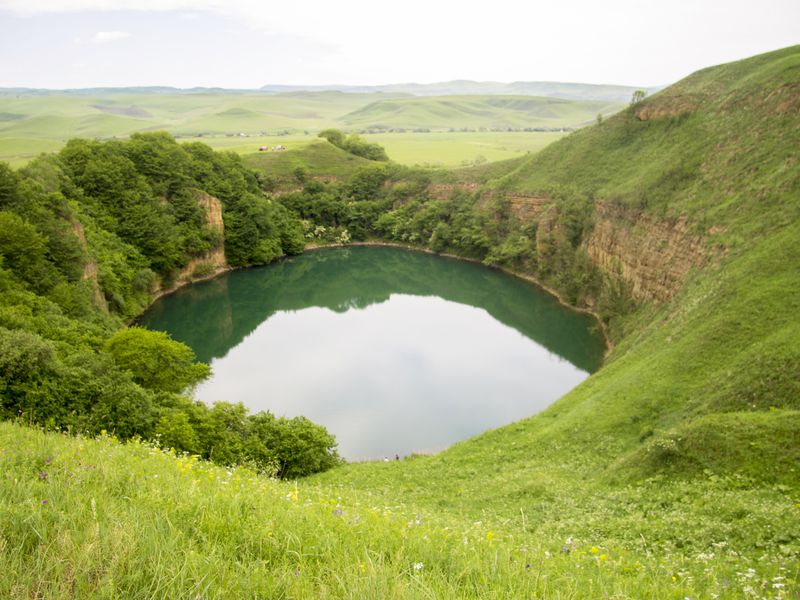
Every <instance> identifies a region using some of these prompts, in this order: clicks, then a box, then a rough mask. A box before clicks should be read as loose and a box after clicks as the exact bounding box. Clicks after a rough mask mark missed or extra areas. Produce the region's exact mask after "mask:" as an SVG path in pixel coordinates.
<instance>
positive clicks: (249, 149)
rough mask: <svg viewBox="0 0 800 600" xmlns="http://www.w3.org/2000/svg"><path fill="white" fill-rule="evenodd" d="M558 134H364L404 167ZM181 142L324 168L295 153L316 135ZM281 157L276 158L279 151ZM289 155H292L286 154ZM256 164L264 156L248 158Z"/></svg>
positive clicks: (506, 150) (514, 153) (513, 153)
mask: <svg viewBox="0 0 800 600" xmlns="http://www.w3.org/2000/svg"><path fill="white" fill-rule="evenodd" d="M564 135H565V134H564V133H560V132H526V131H514V132H504V131H501V132H489V131H471V132H453V133H450V132H431V133H375V134H365V135H364V136H363V137H364V138H365V139H366V140H367V141H369V142H372V143H376V144H379V145H381V146H383V147H384V148H385V149H386V153H387V154H388V155H389V158H390V159H391V160H393V161H394V162H397V163H400V164H403V165H419V166H435V167H460V166H464V165H466V164H473V163H475V162H476V161H477V162H478V163H481V162H483V159H485V160H487V161H489V162H494V161H498V160H505V159H508V158H516V157H519V156H522V155H524V154H526V153H528V152H538V151H539V150H541V149H542V148H544V147H545V146H547V145H548V144H550V143H551V142H554V141H555V140H558V139H560V138H562V137H563V136H564ZM179 141H181V142H187V141H196V142H203V143H205V144H208V145H209V146H211V147H212V148H214V149H215V150H230V151H232V152H236V153H237V154H242V155H250V154H254V153H258V154H259V155H262V157H263V164H267V163H268V162H269V161H271V160H274V161H275V162H276V163H279V164H283V163H285V162H287V161H290V162H291V161H293V162H297V164H300V162H302V161H308V162H309V164H310V170H312V171H314V170H321V172H324V168H325V166H324V165H319V164H318V163H317V162H315V160H314V158H313V157H308V156H306V157H302V156H297V155H296V153H297V152H301V153H302V152H305V151H306V150H307V149H308V148H309V145H310V144H314V143H316V142H318V141H319V139H318V138H317V137H316V136H315V135H311V134H309V135H297V134H290V135H286V136H253V137H246V138H245V137H238V136H204V137H202V138H197V137H194V138H183V137H182V138H179ZM277 145H283V146H285V147H286V148H287V150H286V152H274V151H269V152H266V153H263V154H262V153H261V152H258V149H259V148H260V147H262V146H266V147H268V148H274V147H275V146H277ZM279 154H280V155H282V156H278V155H279ZM286 154H288V155H289V158H287V157H286V156H283V155H286ZM248 160H250V161H252V162H253V163H257V162H261V160H260V159H256V158H255V157H249V158H248Z"/></svg>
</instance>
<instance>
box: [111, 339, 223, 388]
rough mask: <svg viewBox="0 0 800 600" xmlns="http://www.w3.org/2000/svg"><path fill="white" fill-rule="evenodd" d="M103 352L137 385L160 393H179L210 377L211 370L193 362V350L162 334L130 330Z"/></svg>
mask: <svg viewBox="0 0 800 600" xmlns="http://www.w3.org/2000/svg"><path fill="white" fill-rule="evenodd" d="M106 351H107V352H108V353H109V354H111V356H112V357H113V358H114V362H115V363H116V364H117V365H118V366H119V367H120V368H122V369H124V370H126V371H128V372H130V374H131V376H132V377H133V380H134V381H135V382H136V383H138V384H139V385H141V386H143V387H146V388H148V389H151V390H156V391H161V392H174V393H176V394H177V393H180V392H182V391H183V390H185V389H186V388H190V387H193V386H195V385H197V384H198V383H200V382H201V381H203V380H204V379H207V378H208V377H209V376H210V375H211V368H210V367H209V366H208V365H207V364H204V363H198V362H195V355H194V352H192V349H191V348H189V346H187V345H186V344H182V343H180V342H176V341H175V340H173V339H171V338H170V337H169V336H168V335H167V334H166V333H164V332H162V331H149V330H147V329H142V328H141V327H131V328H130V329H123V330H121V331H118V332H117V333H115V334H114V335H113V336H112V337H111V339H109V340H108V342H106Z"/></svg>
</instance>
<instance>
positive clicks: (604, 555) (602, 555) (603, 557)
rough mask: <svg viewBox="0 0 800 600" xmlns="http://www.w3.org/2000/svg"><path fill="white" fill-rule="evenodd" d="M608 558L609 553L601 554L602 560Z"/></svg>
mask: <svg viewBox="0 0 800 600" xmlns="http://www.w3.org/2000/svg"><path fill="white" fill-rule="evenodd" d="M607 558H608V554H601V555H600V560H601V561H603V560H606V559H607Z"/></svg>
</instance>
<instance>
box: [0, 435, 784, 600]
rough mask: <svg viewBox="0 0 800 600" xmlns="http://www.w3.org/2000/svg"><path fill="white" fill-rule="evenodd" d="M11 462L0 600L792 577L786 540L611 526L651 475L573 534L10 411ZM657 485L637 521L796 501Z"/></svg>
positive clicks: (344, 593) (747, 581) (767, 512)
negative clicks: (754, 542) (672, 538)
mask: <svg viewBox="0 0 800 600" xmlns="http://www.w3.org/2000/svg"><path fill="white" fill-rule="evenodd" d="M381 466H382V465H381ZM401 466H402V464H400V465H393V464H392V465H389V466H388V467H387V468H395V469H397V468H399V467H401ZM376 467H377V466H376ZM0 468H1V469H2V477H3V485H2V486H0V596H1V597H3V598H28V597H42V598H86V597H97V598H114V597H125V598H196V597H201V598H232V597H237V598H244V597H269V598H467V597H481V598H535V597H546V598H597V597H602V596H610V597H615V598H642V597H649V598H683V597H686V596H689V597H710V596H711V595H712V594H718V595H719V597H722V598H740V597H743V596H744V597H772V598H780V597H787V594H788V593H790V592H791V590H792V589H793V586H794V585H795V584H796V578H797V564H796V563H792V562H791V561H789V560H787V559H786V558H785V557H783V556H782V555H781V553H780V552H779V551H776V548H771V547H765V548H760V549H759V548H755V547H753V548H750V549H749V550H748V551H747V552H742V551H741V549H740V548H736V547H735V546H733V545H732V544H728V543H726V542H725V541H721V540H718V539H716V538H715V537H714V536H713V535H710V537H709V540H713V541H710V542H709V544H708V547H707V548H705V549H704V550H703V551H697V552H695V551H692V552H686V551H685V550H683V551H679V550H676V549H675V548H674V547H670V545H669V544H664V543H658V542H653V541H651V540H648V539H646V536H642V537H641V539H640V541H639V542H624V541H622V539H621V537H623V536H621V537H619V538H617V537H614V536H610V535H609V534H608V532H607V530H609V529H613V527H614V526H615V525H618V524H617V523H616V522H615V521H614V520H613V513H612V514H608V513H607V511H608V510H609V507H611V506H613V505H616V504H618V503H619V501H620V499H622V500H623V505H626V502H625V496H626V495H627V505H628V507H630V502H631V501H632V500H633V498H634V497H635V496H637V495H638V494H639V493H640V492H644V491H647V488H646V487H645V488H639V489H631V490H630V491H626V492H624V493H623V494H622V496H620V495H613V496H610V497H609V498H607V499H603V498H602V497H598V501H597V502H587V501H588V500H589V498H582V499H580V501H579V502H576V503H574V504H572V505H571V506H566V507H565V511H564V514H565V516H570V517H571V518H574V516H575V515H576V507H577V506H581V505H583V508H582V509H581V510H580V511H577V513H578V514H583V515H584V516H585V518H587V519H588V520H589V521H591V522H592V523H594V524H595V526H598V530H597V531H596V532H595V533H594V534H593V535H589V533H588V531H587V534H586V535H583V536H573V537H565V536H564V535H563V532H562V531H550V532H538V533H532V532H531V522H530V520H529V517H526V515H525V514H521V515H520V516H519V517H518V518H516V519H504V518H498V517H496V516H494V515H492V513H491V510H490V509H487V510H486V511H485V512H486V517H485V518H482V519H463V518H459V517H457V516H456V515H454V514H452V513H449V512H447V511H424V512H421V511H419V510H416V509H415V508H414V507H413V506H410V505H406V504H404V503H403V502H402V493H401V492H398V494H397V495H396V497H395V498H394V499H392V501H386V499H378V498H375V497H373V496H371V495H370V494H359V493H355V492H344V491H342V490H338V489H332V488H331V487H329V486H324V485H316V484H314V483H309V482H301V483H299V484H295V483H291V482H289V483H286V482H278V481H275V480H272V479H269V478H266V477H263V476H259V475H257V474H255V473H253V472H251V471H248V470H247V469H242V468H239V469H228V470H226V469H224V468H221V467H217V466H213V465H210V464H208V463H204V462H202V461H198V460H196V459H195V458H194V457H191V456H176V455H174V454H172V453H170V452H169V451H164V450H160V449H158V448H154V447H151V446H148V445H144V444H141V443H129V444H125V445H121V444H119V443H117V442H116V441H115V440H114V438H111V437H107V436H102V437H100V438H98V439H83V438H72V437H69V436H66V435H60V434H45V433H42V432H40V431H37V430H34V429H31V428H27V427H22V426H19V425H15V424H11V423H2V424H0ZM432 485H433V482H432ZM698 492H702V495H697V493H698ZM658 494H659V497H658V498H656V497H651V498H649V499H648V500H644V499H642V500H641V502H642V505H641V507H640V509H639V511H640V513H639V514H640V517H639V518H644V519H647V517H646V516H645V515H646V514H647V511H648V507H649V508H650V509H652V508H653V507H656V506H657V504H658V502H664V501H666V502H669V503H677V502H679V499H681V498H683V499H684V500H685V506H684V509H683V511H682V513H683V516H682V517H681V518H680V520H682V521H689V520H691V519H692V518H699V517H702V516H703V515H708V514H709V513H710V512H711V511H712V510H713V509H714V507H715V505H716V503H717V502H721V501H726V500H727V499H728V498H729V496H731V495H734V494H735V496H736V498H737V504H738V506H740V507H741V510H748V511H750V513H751V514H752V515H753V517H755V518H757V519H758V520H756V521H754V525H755V526H758V525H759V524H760V520H761V519H763V520H765V521H767V522H770V523H772V524H773V527H774V528H775V529H780V528H781V527H783V526H785V520H786V517H785V516H782V512H783V511H785V510H791V508H790V506H791V504H790V501H789V499H785V500H784V504H785V506H781V504H780V503H779V502H776V501H775V500H776V498H777V497H779V496H780V492H779V491H772V492H771V491H766V490H764V491H760V492H757V493H753V494H742V493H741V490H739V489H737V486H736V484H735V481H733V480H725V481H715V482H712V483H709V484H707V485H704V486H702V487H701V486H692V485H687V484H677V483H676V484H673V485H671V486H669V487H667V488H666V489H665V488H663V486H659V492H658ZM795 510H796V507H795ZM676 517H677V511H676ZM706 518H708V517H706ZM603 522H606V525H605V526H604V527H602V528H600V527H599V526H600V524H601V523H603ZM631 522H632V521H631V519H629V520H628V525H629V524H630V523H631ZM574 524H575V525H576V526H578V525H579V524H578V523H577V522H575V523H574ZM664 524H665V525H666V523H664ZM679 524H680V523H671V524H669V525H670V527H675V526H678V525H679ZM558 529H562V530H564V531H566V530H568V529H569V523H568V522H567V523H562V525H561V526H560V527H559V528H558ZM584 529H586V528H585V527H584ZM652 529H653V528H652V527H651V528H649V530H652ZM649 530H648V533H649V532H650V531H649ZM710 533H711V532H710ZM624 537H628V538H634V537H635V536H633V535H629V536H624Z"/></svg>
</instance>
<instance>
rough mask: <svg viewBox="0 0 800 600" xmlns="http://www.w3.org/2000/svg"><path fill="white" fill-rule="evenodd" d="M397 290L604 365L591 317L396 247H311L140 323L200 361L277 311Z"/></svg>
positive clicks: (526, 288)
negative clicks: (486, 317) (456, 306)
mask: <svg viewBox="0 0 800 600" xmlns="http://www.w3.org/2000/svg"><path fill="white" fill-rule="evenodd" d="M392 294H408V295H414V296H438V297H441V298H443V299H444V300H448V301H451V302H457V303H460V304H466V305H469V306H474V307H477V308H482V309H484V310H486V311H487V312H488V313H489V314H490V315H491V316H492V317H494V318H495V319H497V320H498V321H499V322H501V323H503V324H505V325H507V326H509V327H513V328H514V329H516V330H517V331H519V332H520V333H521V334H522V335H525V336H526V337H528V338H531V339H533V340H534V341H536V342H537V343H539V344H540V345H542V346H544V347H545V348H547V349H548V350H549V351H550V352H552V353H554V354H557V355H559V356H561V357H562V358H564V359H566V360H568V361H569V362H571V363H572V364H574V365H575V366H577V367H578V368H580V369H583V370H585V371H590V372H591V371H594V370H595V369H597V368H598V367H599V365H600V362H601V360H602V354H603V349H604V346H603V340H602V337H601V336H600V334H599V333H597V332H596V331H593V329H594V328H593V325H594V322H593V320H592V319H591V317H589V316H587V315H583V314H578V313H575V312H572V311H569V310H567V309H565V308H564V307H563V306H561V305H560V304H559V303H558V302H557V301H556V300H555V299H554V298H552V297H551V296H550V295H549V294H546V293H544V292H542V291H540V290H538V289H537V288H535V287H534V286H532V285H530V284H528V283H527V282H524V281H521V280H518V279H516V278H513V277H510V276H508V275H505V274H504V273H501V272H499V271H496V270H493V269H489V268H486V267H483V266H481V265H476V264H472V263H468V262H464V261H458V260H453V259H445V258H442V257H437V256H431V255H428V254H424V253H420V252H411V251H405V250H399V249H396V248H381V247H374V248H373V247H359V248H336V249H324V250H318V251H314V252H308V253H306V254H303V255H301V256H297V257H293V258H290V259H286V260H284V261H281V262H279V263H276V264H274V265H270V266H268V267H260V268H257V269H247V270H243V271H237V272H233V273H230V274H227V275H223V276H221V277H219V278H217V279H214V280H212V281H209V282H205V283H201V284H197V285H192V286H189V287H187V288H184V289H182V290H179V291H178V292H176V293H175V294H173V295H171V296H169V297H167V298H164V299H162V300H160V301H159V302H157V303H156V304H155V305H154V306H153V307H152V308H151V309H150V311H148V312H147V313H146V314H145V315H144V317H143V318H142V319H141V322H142V323H143V324H145V325H147V326H148V327H151V328H155V329H164V330H167V331H169V332H170V333H171V334H172V336H173V337H174V338H175V339H178V340H181V341H183V342H185V343H187V344H189V345H190V346H191V347H192V348H194V349H195V351H196V353H197V355H198V357H199V358H200V359H201V360H204V361H210V360H211V359H212V358H215V357H221V356H224V355H225V354H226V353H227V352H228V350H229V349H230V348H232V347H234V346H236V345H238V344H239V343H240V342H241V341H242V340H243V339H244V338H245V337H246V336H247V335H249V334H250V333H251V332H252V331H253V330H254V329H255V328H256V327H258V325H260V324H261V323H262V322H264V321H265V320H266V319H268V318H269V317H270V316H271V315H273V314H274V313H276V312H278V311H296V310H302V309H304V308H309V307H312V306H313V307H324V308H328V309H330V310H333V311H336V312H339V313H342V312H346V311H348V310H350V309H363V308H366V307H367V306H370V305H372V304H377V303H380V302H384V301H386V300H388V299H389V296H390V295H392Z"/></svg>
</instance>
